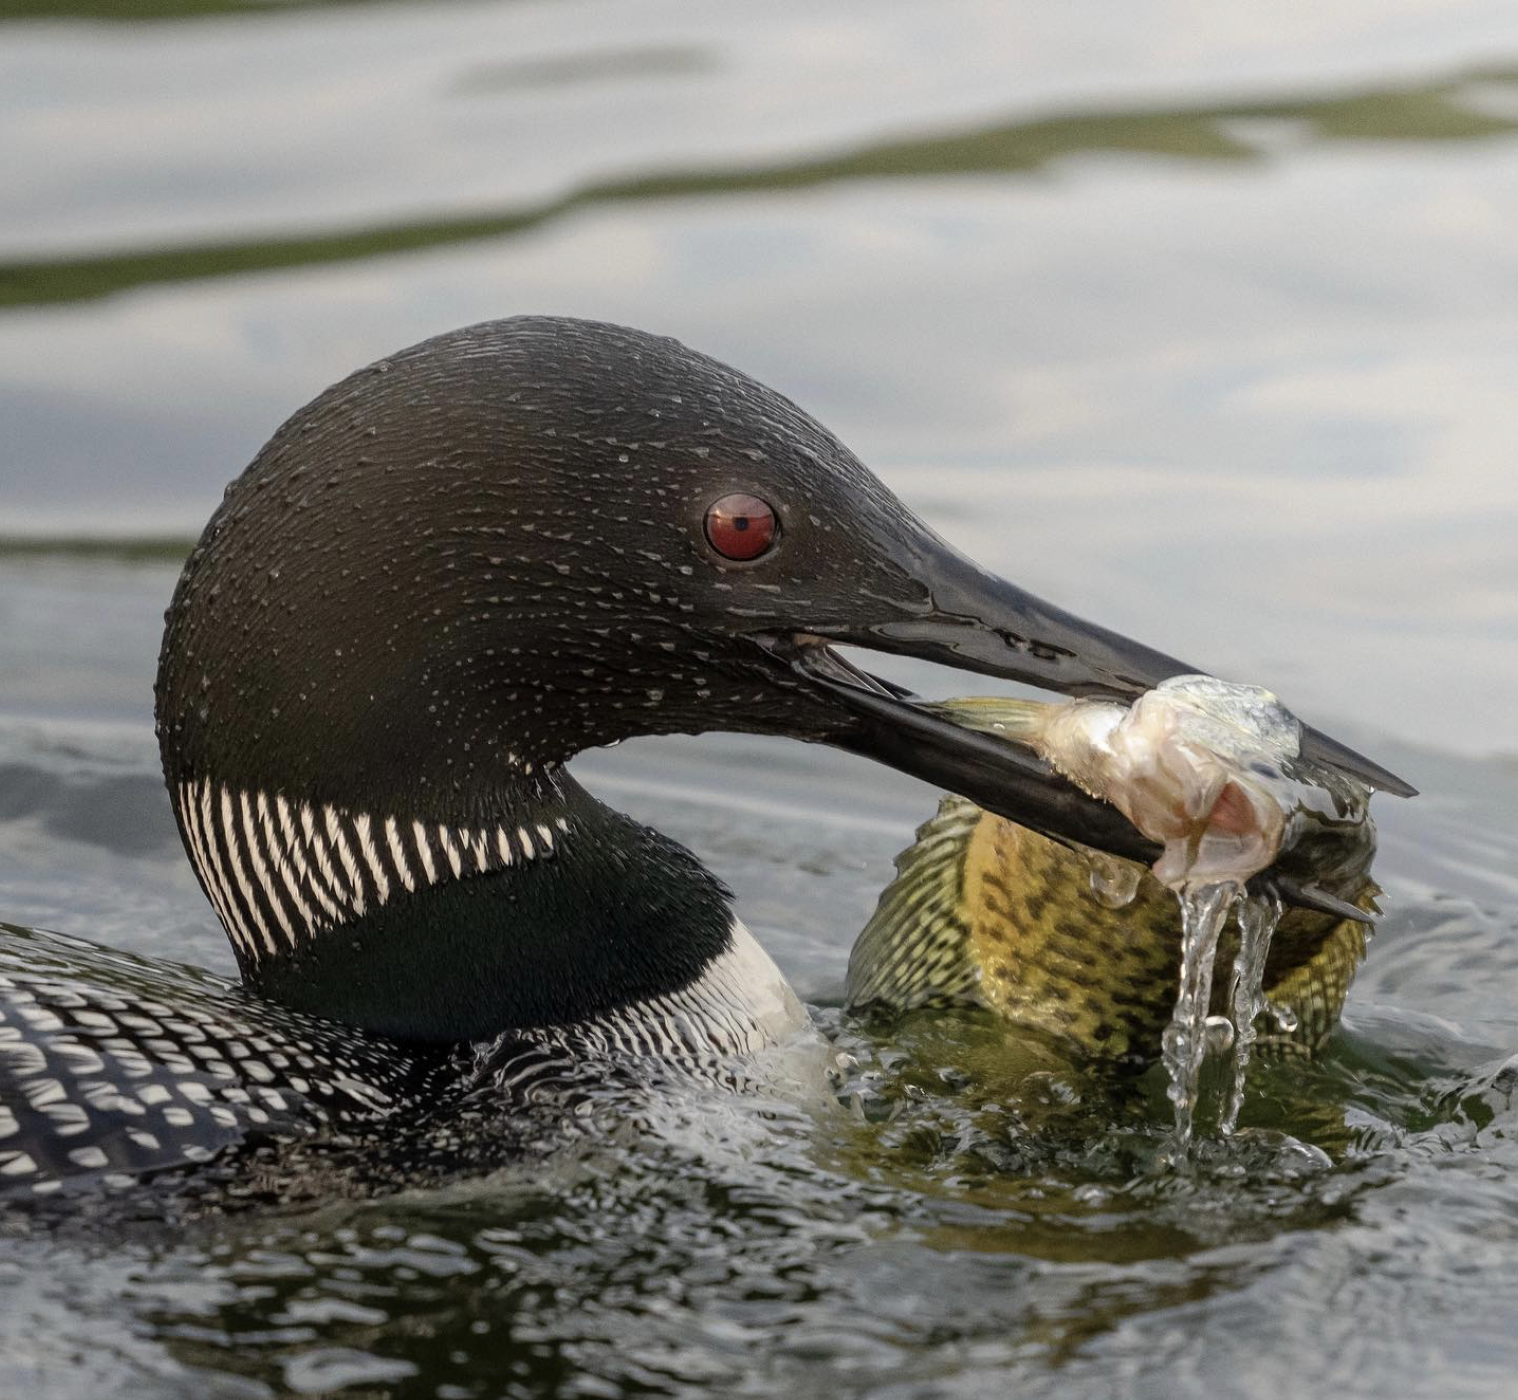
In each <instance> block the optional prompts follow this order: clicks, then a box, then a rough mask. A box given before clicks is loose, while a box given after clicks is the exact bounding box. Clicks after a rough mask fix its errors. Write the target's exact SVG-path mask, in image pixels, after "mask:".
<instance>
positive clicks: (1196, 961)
mask: <svg viewBox="0 0 1518 1400" xmlns="http://www.w3.org/2000/svg"><path fill="white" fill-rule="evenodd" d="M1239 893H1240V890H1239V886H1238V885H1237V884H1234V883H1232V882H1227V883H1222V884H1210V885H1204V884H1193V885H1188V886H1186V887H1185V888H1184V889H1183V890H1181V891H1180V892H1179V893H1178V895H1177V899H1178V901H1179V903H1180V906H1181V989H1180V991H1179V993H1177V995H1176V999H1175V1011H1174V1012H1173V1014H1172V1015H1171V1018H1170V1024H1169V1025H1168V1026H1166V1027H1165V1032H1164V1035H1163V1037H1162V1044H1163V1048H1164V1053H1163V1056H1162V1063H1163V1064H1164V1066H1165V1073H1166V1075H1167V1076H1168V1077H1169V1079H1170V1082H1169V1084H1168V1085H1166V1087H1165V1095H1166V1097H1167V1098H1169V1100H1170V1102H1171V1103H1172V1104H1174V1105H1175V1150H1176V1153H1177V1155H1178V1156H1180V1157H1184V1156H1185V1154H1186V1152H1187V1151H1188V1150H1189V1149H1190V1147H1191V1134H1192V1130H1193V1127H1194V1125H1195V1118H1196V1106H1197V1095H1198V1092H1199V1090H1200V1088H1201V1081H1202V1063H1203V1061H1204V1060H1205V1059H1206V1058H1207V1051H1208V1049H1209V1048H1210V1047H1209V1036H1208V1034H1207V1032H1208V1030H1209V1029H1210V1028H1209V1026H1208V1024H1207V1023H1208V1020H1209V1017H1208V1015H1207V1008H1208V1006H1209V1005H1210V1004H1211V1002H1212V970H1213V965H1214V964H1215V963H1216V961H1217V955H1218V937H1219V935H1220V934H1221V933H1222V932H1223V925H1224V924H1226V923H1227V922H1228V916H1229V915H1230V914H1231V913H1233V908H1234V905H1235V904H1236V903H1237V902H1238V898H1239ZM1235 1034H1237V1028H1235Z"/></svg>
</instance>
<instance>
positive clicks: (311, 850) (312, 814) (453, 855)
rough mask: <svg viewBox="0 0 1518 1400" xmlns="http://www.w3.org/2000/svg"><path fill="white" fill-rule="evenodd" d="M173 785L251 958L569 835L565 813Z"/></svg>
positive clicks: (235, 937) (206, 870) (517, 861)
mask: <svg viewBox="0 0 1518 1400" xmlns="http://www.w3.org/2000/svg"><path fill="white" fill-rule="evenodd" d="M172 791H173V798H174V805H175V807H176V809H177V812H178V815H179V819H180V824H181V826H182V827H183V829H184V833H185V842H186V845H187V846H188V847H189V852H190V858H191V860H192V862H193V863H194V866H195V871H196V874H197V875H199V877H200V882H201V885H202V886H203V887H204V888H205V891H206V894H207V895H208V896H209V897H210V900H211V903H212V905H213V907H214V908H215V910H216V913H217V916H218V917H219V918H220V919H221V922H222V924H223V926H224V927H225V928H226V930H227V933H228V935H229V936H230V938H231V939H232V942H233V944H234V945H235V946H236V947H237V949H238V950H239V951H240V952H241V953H243V954H244V955H245V956H247V957H249V958H252V959H254V960H258V959H261V958H264V957H267V956H276V955H278V954H280V953H284V952H288V951H291V950H293V949H296V948H298V947H300V946H301V944H302V943H303V942H304V941H305V940H306V939H307V938H309V937H310V936H311V935H312V934H314V933H318V932H320V931H322V930H324V929H330V928H337V927H340V926H342V925H344V924H347V923H351V922H352V921H353V920H355V919H361V918H363V917H364V915H365V914H366V913H368V912H370V911H372V910H373V909H376V908H379V907H381V906H383V905H385V904H387V903H388V902H389V901H390V900H392V899H394V898H396V897H397V896H398V895H400V894H401V893H402V892H404V893H408V894H410V893H414V892H415V891H416V890H418V889H421V888H425V887H426V886H428V885H435V884H437V883H439V881H443V880H456V879H464V878H466V877H467V876H471V875H482V874H488V873H491V872H494V871H500V870H505V869H508V868H509V867H512V866H517V865H522V864H526V863H528V862H531V861H535V860H542V859H544V858H546V857H550V856H552V855H554V854H555V852H556V849H557V845H558V843H560V842H562V841H563V840H564V839H565V838H566V837H567V836H569V835H570V832H571V826H570V822H569V819H568V818H567V817H566V816H545V817H544V818H543V819H542V820H537V819H534V820H533V821H532V822H531V823H530V824H517V825H514V826H510V827H508V826H505V825H497V826H490V827H475V828H471V827H458V826H452V825H449V824H447V823H431V822H422V821H417V820H413V819H410V818H405V817H401V816H398V815H395V814H389V815H385V816H383V817H379V816H376V815H375V814H373V813H370V812H361V811H353V810H351V809H348V808H345V807H337V806H334V805H332V804H331V803H327V804H323V805H321V806H314V805H313V804H311V803H309V802H292V801H291V800H289V799H288V798H286V797H285V795H284V794H283V793H278V792H276V793H272V794H271V793H268V792H265V791H261V790H260V791H256V792H250V791H248V790H246V789H242V790H236V789H233V788H230V787H228V786H227V785H226V784H217V783H214V782H212V781H210V780H209V779H202V780H197V781H189V782H180V783H177V784H175V785H174V787H173V789H172Z"/></svg>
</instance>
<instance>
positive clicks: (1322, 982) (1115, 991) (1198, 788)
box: [848, 677, 1379, 1061]
mask: <svg viewBox="0 0 1518 1400" xmlns="http://www.w3.org/2000/svg"><path fill="white" fill-rule="evenodd" d="M1186 679H1187V680H1190V679H1191V678H1186ZM1203 681H1205V682H1207V683H1209V684H1201V683H1200V682H1203ZM1198 682H1199V683H1198V684H1196V685H1195V686H1194V687H1192V688H1190V689H1188V688H1186V687H1184V686H1175V687H1172V695H1171V696H1166V695H1164V694H1162V690H1163V688H1157V689H1156V690H1155V691H1152V692H1150V693H1149V694H1148V695H1146V696H1144V697H1141V699H1140V700H1139V702H1138V703H1136V704H1135V705H1134V706H1133V707H1132V708H1131V709H1129V708H1128V707H1124V706H1115V705H1110V704H1108V703H1106V702H1100V701H1095V702H1093V701H1075V702H1073V703H1072V704H1069V705H1061V706H1050V705H1039V704H1035V703H1032V702H1024V701H1012V700H1000V699H997V700H986V699H974V700H958V701H951V702H948V705H947V708H949V709H951V710H952V711H953V712H954V713H955V716H956V719H957V720H958V722H959V723H961V724H973V725H974V726H975V727H977V728H980V729H982V730H983V731H985V732H988V733H997V734H1000V735H1002V736H1003V737H1005V738H1007V739H1008V740H1009V741H1011V742H1017V743H1021V744H1024V745H1026V746H1028V747H1032V748H1035V749H1036V750H1037V751H1039V752H1041V753H1043V754H1044V755H1045V757H1047V758H1049V759H1050V761H1051V762H1052V763H1053V764H1054V766H1056V767H1057V768H1059V769H1060V771H1062V772H1064V773H1065V774H1066V776H1068V777H1070V778H1072V780H1074V781H1075V782H1077V783H1080V784H1081V785H1082V786H1084V787H1086V788H1087V790H1088V791H1091V792H1092V793H1093V794H1094V795H1097V796H1101V797H1104V798H1106V799H1107V800H1113V801H1115V805H1119V806H1121V807H1122V808H1123V810H1124V811H1125V812H1127V813H1128V815H1129V816H1130V817H1132V818H1134V819H1135V821H1136V822H1137V823H1139V824H1142V823H1143V822H1147V823H1148V825H1147V827H1146V828H1145V829H1146V834H1149V835H1151V836H1153V837H1155V839H1157V840H1160V841H1162V842H1163V843H1164V847H1165V849H1164V854H1163V855H1162V856H1161V859H1160V860H1159V861H1158V862H1157V863H1156V867H1155V868H1154V869H1145V868H1144V867H1142V866H1139V865H1136V864H1133V863H1131V862H1126V861H1120V860H1117V859H1116V858H1115V857H1108V856H1097V855H1095V854H1094V853H1091V852H1085V851H1083V850H1081V849H1079V848H1073V847H1071V846H1068V845H1065V844H1061V843H1059V842H1056V841H1053V840H1050V839H1048V838H1047V837H1044V836H1040V835H1038V834H1037V833H1035V832H1033V831H1030V830H1028V829H1027V828H1025V827H1021V826H1018V825H1016V824H1015V823H1013V822H1010V821H1008V820H1006V819H1005V818H1002V817H999V816H997V815H995V814H993V813H990V812H987V811H985V810H983V809H982V808H980V807H978V806H976V805H975V804H974V803H973V802H970V801H968V800H966V799H965V798H962V797H956V796H946V797H945V798H944V799H943V800H942V802H941V803H940V804H939V808H938V811H937V813H936V814H935V815H934V816H933V818H932V819H931V820H930V821H928V822H926V823H925V824H924V825H923V826H922V827H920V828H919V829H918V831H917V838H916V841H915V842H914V843H913V845H912V846H910V847H909V848H907V849H906V850H904V851H903V852H902V853H901V854H900V855H899V856H898V857H897V858H896V878H895V879H894V880H893V881H892V882H891V884H890V885H889V886H888V887H887V888H886V890H885V891H884V892H883V893H882V895H881V897H880V901H879V904H878V906H877V908H876V910H875V913H874V914H873V915H872V917H871V919H870V921H869V923H868V924H867V925H866V926H865V928H864V930H863V932H862V933H861V934H860V936H859V938H858V940H857V941H856V943H855V945H854V949H853V952H852V954H851V956H850V960H849V976H848V1000H849V1003H850V1004H851V1005H853V1006H861V1007H862V1006H876V1007H883V1008H889V1009H892V1010H910V1009H913V1008H916V1007H923V1006H931V1005H938V1006H944V1005H961V1006H979V1007H985V1008H987V1009H989V1010H991V1011H994V1012H995V1013H996V1014H997V1015H999V1016H1001V1017H1003V1018H1005V1019H1006V1020H1008V1021H1009V1022H1011V1023H1013V1024H1014V1025H1016V1026H1019V1027H1023V1028H1026V1029H1029V1030H1032V1031H1036V1032H1039V1033H1042V1034H1046V1035H1052V1036H1054V1037H1057V1038H1058V1039H1060V1040H1062V1041H1064V1042H1066V1043H1067V1044H1071V1045H1073V1046H1074V1047H1075V1048H1077V1049H1078V1050H1080V1051H1081V1052H1083V1053H1085V1054H1087V1055H1091V1056H1095V1057H1101V1058H1111V1059H1121V1058H1134V1059H1141V1060H1145V1061H1147V1060H1151V1059H1155V1058H1158V1056H1159V1053H1160V1044H1161V1036H1162V1033H1163V1031H1164V1029H1165V1026H1166V1025H1167V1024H1168V1022H1169V1020H1170V1017H1171V1014H1172V1011H1173V1008H1174V1005H1175V998H1176V986H1177V976H1178V966H1179V960H1180V938H1181V919H1180V911H1179V907H1178V905H1177V902H1176V898H1175V893H1174V888H1175V886H1176V885H1177V884H1179V883H1182V882H1184V881H1185V880H1186V879H1188V878H1195V879H1198V880H1206V879H1208V878H1212V877H1216V876H1218V875H1219V874H1221V875H1222V876H1223V877H1225V878H1237V879H1239V880H1240V882H1242V880H1243V879H1247V878H1248V875H1249V874H1250V873H1253V871H1254V870H1256V869H1260V868H1263V867H1264V866H1265V865H1268V864H1270V863H1271V861H1272V860H1273V859H1275V857H1276V856H1277V854H1279V853H1280V851H1281V848H1282V846H1283V844H1289V845H1290V848H1291V852H1296V851H1302V852H1305V853H1307V854H1306V855H1305V856H1304V859H1308V860H1310V861H1311V862H1312V870H1313V871H1314V874H1315V875H1316V876H1322V875H1323V874H1324V873H1325V872H1326V874H1327V876H1328V877H1330V878H1329V888H1330V889H1331V890H1332V892H1333V893H1334V894H1336V895H1338V896H1339V897H1340V898H1342V899H1344V900H1346V901H1347V902H1349V903H1352V904H1354V905H1355V906H1356V907H1358V908H1362V909H1365V910H1367V911H1372V910H1374V908H1375V897H1376V895H1377V894H1378V893H1379V890H1378V887H1377V886H1376V885H1375V883H1374V881H1372V880H1371V878H1370V874H1369V867H1370V859H1371V856H1372V855H1373V853H1374V849H1375V840H1374V827H1373V826H1372V825H1371V823H1370V821H1369V818H1368V816H1367V815H1366V810H1365V794H1364V792H1363V791H1360V792H1358V793H1356V792H1352V791H1341V792H1337V793H1336V792H1332V791H1329V790H1328V789H1327V788H1324V787H1321V786H1320V785H1319V775H1318V774H1317V773H1316V772H1314V771H1312V770H1311V769H1310V767H1307V766H1304V765H1302V764H1301V763H1300V761H1299V759H1298V757H1297V753H1296V749H1295V745H1294V742H1293V734H1292V730H1291V725H1292V724H1294V723H1295V721H1294V720H1292V719H1291V716H1290V715H1289V712H1287V711H1285V710H1284V709H1281V708H1280V707H1279V705H1278V704H1275V703H1274V697H1269V696H1266V697H1265V698H1264V699H1263V700H1258V704H1257V705H1256V697H1254V696H1251V694H1249V693H1248V692H1247V688H1242V687H1235V688H1233V689H1234V690H1236V691H1239V692H1244V694H1242V696H1241V704H1242V706H1243V712H1242V713H1240V711H1239V710H1238V709H1237V708H1231V707H1230V703H1229V702H1230V700H1231V697H1230V696H1229V695H1228V694H1227V693H1226V692H1227V690H1228V688H1227V687H1223V688H1222V689H1221V690H1214V689H1212V687H1213V686H1218V687H1222V683H1220V682H1212V681H1211V678H1210V677H1209V678H1198ZM1152 697H1158V698H1152ZM1178 713H1179V716H1180V717H1179V719H1178V718H1177V715H1178ZM1283 716H1284V719H1283V718H1282V717H1283ZM1287 721H1290V723H1287ZM1125 730H1126V733H1125V732H1123V731H1125ZM1130 895H1131V897H1129V896H1130ZM1367 931H1368V930H1367V925H1366V924H1363V923H1359V922H1356V921H1354V920H1351V919H1341V918H1337V917H1335V916H1334V915H1332V914H1325V913H1320V912H1318V911H1315V910H1310V909H1290V910H1288V911H1287V912H1286V913H1285V915H1284V916H1283V917H1282V919H1281V921H1280V924H1279V925H1278V927H1277V928H1276V931H1275V934H1274V936H1273V938H1272V940H1271V945H1270V950H1269V954H1268V957H1267V960H1266V965H1265V982H1264V991H1265V995H1266V999H1267V1002H1268V1003H1269V1005H1270V1007H1271V1008H1272V1009H1273V1013H1272V1014H1268V1015H1267V1016H1266V1017H1264V1018H1263V1023H1262V1026H1261V1030H1260V1035H1259V1039H1258V1041H1257V1042H1256V1045H1257V1047H1258V1048H1260V1049H1263V1050H1266V1051H1272V1050H1274V1051H1287V1052H1298V1053H1312V1052H1315V1051H1316V1050H1317V1049H1319V1048H1320V1047H1321V1045H1322V1044H1323V1042H1324V1041H1325V1040H1326V1039H1327V1037H1328V1035H1329V1033H1330V1032H1331V1031H1332V1029H1333V1027H1334V1025H1335V1023H1336V1022H1337V1020H1338V1016H1339V1012H1340V1009H1341V1008H1342V1006H1343V1004H1344V998H1345V996H1346V994H1347V992H1348V990H1349V985H1350V982H1351V980H1352V979H1353V977H1354V973H1355V969H1356V968H1357V967H1358V966H1359V964H1360V962H1361V960H1362V959H1363V957H1364V955H1365V947H1366V937H1367ZM1237 947H1238V936H1237V931H1236V929H1235V928H1233V927H1232V926H1230V927H1229V928H1228V929H1227V930H1226V931H1225V934H1224V936H1223V943H1222V946H1221V948H1220V951H1219V955H1218V961H1217V972H1218V974H1219V975H1217V976H1216V977H1215V979H1214V981H1213V993H1212V999H1211V1008H1212V1011H1213V1012H1214V1014H1226V1013H1227V1011H1228V984H1229V978H1228V977H1227V975H1226V974H1227V972H1228V971H1229V969H1230V968H1231V966H1232V963H1233V960H1234V957H1235V954H1236V952H1237Z"/></svg>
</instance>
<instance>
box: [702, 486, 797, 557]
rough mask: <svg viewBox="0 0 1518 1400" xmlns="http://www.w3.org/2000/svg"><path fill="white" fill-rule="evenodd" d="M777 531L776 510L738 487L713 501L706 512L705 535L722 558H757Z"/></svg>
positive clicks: (767, 547) (772, 542)
mask: <svg viewBox="0 0 1518 1400" xmlns="http://www.w3.org/2000/svg"><path fill="white" fill-rule="evenodd" d="M779 532H780V527H779V524H778V522H777V521H776V520H775V512H774V511H772V510H771V509H770V508H769V506H767V505H766V504H765V503H764V502H763V501H761V500H760V499H759V497H757V496H745V495H744V494H743V493H742V492H741V491H740V492H735V493H734V494H733V495H731V496H724V497H723V498H722V499H721V500H720V501H713V502H712V504H711V506H710V507H708V509H707V512H706V538H707V539H708V540H709V541H710V542H711V546H712V548H713V549H715V550H716V551H717V553H718V554H720V555H722V556H723V558H725V559H757V558H758V557H759V556H760V555H761V554H763V553H765V552H766V551H767V550H768V549H769V547H770V546H771V545H772V544H774V543H775V537H776V536H777V535H778V534H779Z"/></svg>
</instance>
